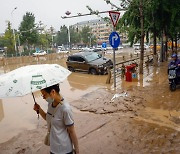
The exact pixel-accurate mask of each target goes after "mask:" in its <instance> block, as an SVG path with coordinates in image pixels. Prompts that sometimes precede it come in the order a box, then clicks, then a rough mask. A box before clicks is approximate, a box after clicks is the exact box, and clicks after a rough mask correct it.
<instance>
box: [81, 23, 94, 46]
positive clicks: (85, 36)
mask: <svg viewBox="0 0 180 154" xmlns="http://www.w3.org/2000/svg"><path fill="white" fill-rule="evenodd" d="M90 37H92V36H91V29H90V27H89V26H85V27H83V28H82V31H81V38H82V41H83V43H84V44H86V45H87V44H89V39H90Z"/></svg>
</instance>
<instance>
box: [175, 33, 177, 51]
mask: <svg viewBox="0 0 180 154" xmlns="http://www.w3.org/2000/svg"><path fill="white" fill-rule="evenodd" d="M175 52H176V53H177V36H176V37H175Z"/></svg>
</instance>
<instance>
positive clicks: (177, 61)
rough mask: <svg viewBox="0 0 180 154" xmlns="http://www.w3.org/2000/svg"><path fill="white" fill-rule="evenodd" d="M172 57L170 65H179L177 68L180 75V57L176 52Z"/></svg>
mask: <svg viewBox="0 0 180 154" xmlns="http://www.w3.org/2000/svg"><path fill="white" fill-rule="evenodd" d="M171 58H172V60H171V61H170V63H169V66H171V65H174V66H177V67H179V68H178V69H177V75H178V76H180V59H178V56H177V54H176V53H174V54H172V56H171Z"/></svg>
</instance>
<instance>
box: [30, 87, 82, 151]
mask: <svg viewBox="0 0 180 154" xmlns="http://www.w3.org/2000/svg"><path fill="white" fill-rule="evenodd" d="M59 92H60V89H59V84H56V85H53V86H51V87H48V88H45V89H42V90H41V94H42V97H43V99H45V100H46V101H47V102H48V110H47V113H45V112H44V111H43V110H42V108H41V107H40V106H39V105H38V104H35V105H34V110H35V111H39V113H40V115H41V116H42V118H43V119H44V120H46V121H47V124H48V126H49V125H50V154H73V146H74V149H75V153H76V154H79V146H78V140H77V136H76V132H75V128H74V120H73V117H72V110H71V107H70V105H69V104H68V103H67V102H66V101H65V100H64V98H63V97H62V96H61V94H60V93H59ZM56 108H57V109H56ZM55 109H56V110H55ZM54 111H55V113H54ZM53 113H54V114H53ZM53 115H54V116H53Z"/></svg>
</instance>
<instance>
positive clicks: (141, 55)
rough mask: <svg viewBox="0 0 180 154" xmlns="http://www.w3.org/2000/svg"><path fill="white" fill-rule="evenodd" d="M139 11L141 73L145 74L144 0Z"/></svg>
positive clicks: (141, 0)
mask: <svg viewBox="0 0 180 154" xmlns="http://www.w3.org/2000/svg"><path fill="white" fill-rule="evenodd" d="M139 12H140V22H141V54H140V66H139V73H140V74H143V62H144V16H143V0H140V6H139Z"/></svg>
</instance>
